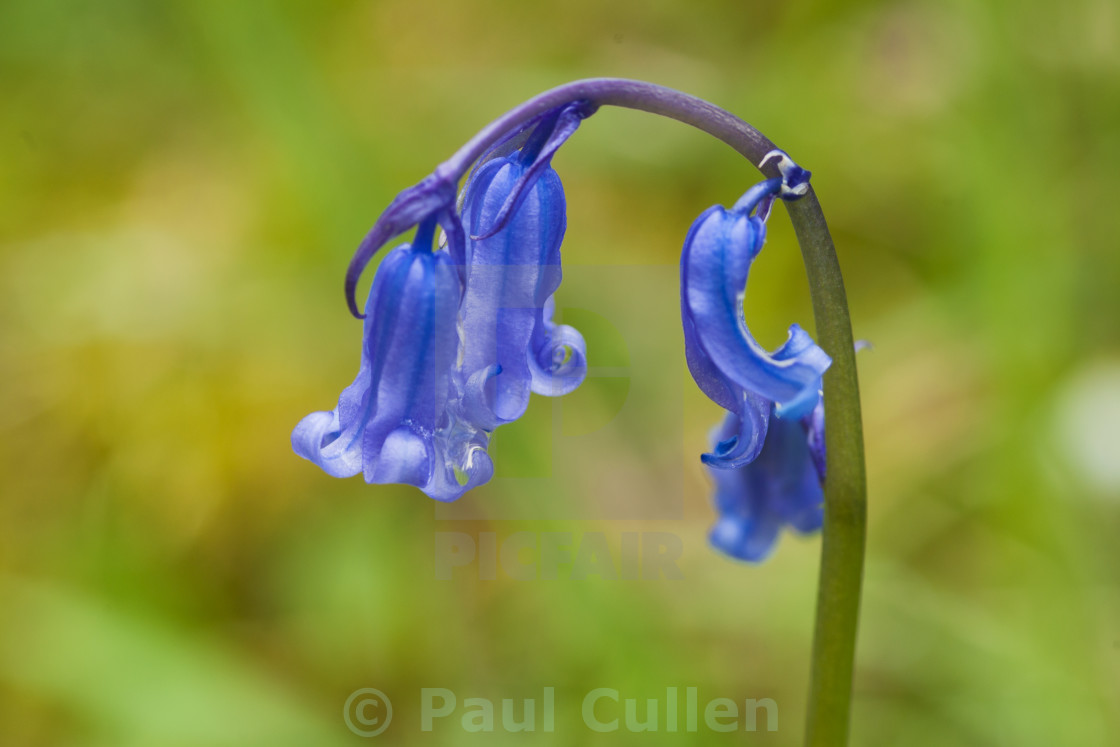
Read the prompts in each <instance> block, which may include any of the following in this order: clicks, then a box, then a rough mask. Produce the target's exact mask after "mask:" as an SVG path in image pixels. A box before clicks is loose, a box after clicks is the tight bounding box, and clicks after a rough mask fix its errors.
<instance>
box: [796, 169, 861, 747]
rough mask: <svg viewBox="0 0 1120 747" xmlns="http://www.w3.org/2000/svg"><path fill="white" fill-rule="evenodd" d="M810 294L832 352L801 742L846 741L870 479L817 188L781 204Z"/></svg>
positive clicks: (813, 745) (821, 746) (848, 333)
mask: <svg viewBox="0 0 1120 747" xmlns="http://www.w3.org/2000/svg"><path fill="white" fill-rule="evenodd" d="M786 208H787V209H788V210H789V215H790V219H791V220H792V221H793V230H794V232H795V233H796V234H797V241H798V243H800V244H801V255H802V257H803V258H804V261H805V271H806V273H807V274H808V276H809V288H810V290H811V293H812V298H813V316H814V317H815V318H816V326H817V340H818V343H819V344H820V346H821V347H822V348H824V350H825V352H827V353H828V354H829V355H830V356H832V366H831V367H830V368H829V370H828V372H827V373H826V374H825V377H824V410H825V422H826V425H825V446H826V449H827V458H828V468H827V473H826V477H825V486H824V491H825V503H824V530H823V532H822V537H821V572H820V586H819V587H818V591H817V622H816V630H815V632H814V635H813V659H812V670H811V676H810V684H809V711H808V719H807V723H806V733H805V744H806V745H807V746H808V747H843V745H846V744H847V743H848V731H849V721H850V713H851V699H852V675H853V670H854V667H855V652H856V634H857V629H858V625H859V600H860V587H861V585H862V581H863V557H864V544H865V537H866V533H867V528H866V527H867V477H866V474H865V471H864V458H863V426H862V423H861V418H860V403H859V381H858V378H857V376H856V356H855V346H854V342H853V340H852V325H851V321H850V319H849V316H848V300H847V297H846V295H845V294H844V279H843V278H842V277H841V275H840V263H839V262H838V261H837V259H836V249H835V248H834V247H833V245H832V237H831V236H830V235H829V233H828V226H827V225H826V224H825V220H824V213H822V212H821V206H820V203H819V202H818V201H817V196H816V194H815V193H814V192H813V191H812V190H811V189H810V190H809V194H807V195H805V197H803V198H801V199H800V200H798V201H797V202H790V203H786Z"/></svg>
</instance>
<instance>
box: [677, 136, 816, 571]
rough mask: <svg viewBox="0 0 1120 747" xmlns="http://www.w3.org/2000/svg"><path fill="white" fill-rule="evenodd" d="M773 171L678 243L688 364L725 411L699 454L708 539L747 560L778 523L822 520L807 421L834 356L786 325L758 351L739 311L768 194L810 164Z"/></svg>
mask: <svg viewBox="0 0 1120 747" xmlns="http://www.w3.org/2000/svg"><path fill="white" fill-rule="evenodd" d="M779 170H780V171H781V173H782V177H776V178H773V179H768V180H766V181H764V182H762V183H760V184H757V185H755V186H754V187H752V188H751V189H749V190H748V191H747V192H746V194H744V195H743V197H742V198H741V199H740V200H739V201H738V202H736V203H735V205H734V206H732V208H731V209H730V210H728V209H726V208H724V207H722V206H718V205H717V206H715V207H712V208H710V209H709V210H707V211H705V212H704V213H703V214H702V215H701V216H700V217H699V218H698V219H697V220H696V222H695V223H693V225H692V228H691V229H690V230H689V233H688V237H687V238H686V239H685V243H684V250H683V252H682V254H681V319H682V323H683V326H684V337H685V357H686V360H687V362H688V368H689V371H690V372H691V373H692V377H693V379H695V380H696V383H697V385H699V386H700V388H701V390H703V391H704V393H705V394H707V395H708V397H710V398H711V399H712V400H713V401H714V402H716V403H717V404H719V405H720V406H722V407H724V408H725V409H726V410H728V414H727V416H726V418H725V419H724V421H723V423H722V424H721V426H720V427H719V428H718V429H717V430H716V431H715V433H714V434H713V436H714V438H713V442H712V450H711V451H710V452H709V453H706V454H704V455H702V457H701V459H702V460H703V462H704V463H705V464H706V465H707V466H708V467H709V471H710V473H711V474H712V476H713V478H714V479H715V481H716V488H717V492H716V505H717V509H718V510H719V512H720V519H719V522H718V523H717V525H716V528H715V529H714V530H713V532H712V542H713V544H715V545H716V546H717V547H719V548H720V549H722V550H724V551H725V552H727V553H729V554H731V555H733V556H735V557H739V558H743V559H747V560H760V559H762V558H763V557H765V556H766V554H767V553H768V552H769V550H770V548H771V546H772V545H773V542H774V540H775V539H776V538H777V536H778V532H779V530H780V529H781V527H782V526H783V525H785V524H789V525H791V526H794V527H795V528H798V529H801V530H802V531H812V530H813V529H816V528H819V526H820V524H819V521H818V520H817V518H815V517H818V516H819V515H820V503H821V487H820V480H821V477H820V476H819V475H820V474H823V469H824V458H823V437H822V436H821V435H820V433H819V432H818V431H815V430H813V428H811V427H810V426H813V425H814V424H816V423H818V422H819V424H820V428H821V429H823V405H821V397H820V391H821V377H822V375H823V374H824V372H825V370H827V368H828V367H829V365H830V364H831V363H832V361H831V359H830V358H829V357H828V355H827V354H826V353H825V352H824V351H823V350H822V349H821V348H820V346H818V345H817V344H816V343H815V342H813V340H812V338H811V337H810V336H809V334H808V333H807V332H805V330H803V329H801V328H800V327H799V326H798V325H796V324H795V325H792V326H791V327H790V330H789V336H788V339H787V340H786V342H785V343H784V344H783V345H782V346H781V347H779V348H778V349H777V350H774V351H773V352H770V351H767V350H766V349H764V348H763V347H762V346H761V345H759V344H758V343H757V342H756V341H755V339H754V337H753V336H752V335H751V333H750V330H749V329H748V327H747V324H746V320H745V318H744V315H743V299H744V297H745V292H746V291H745V289H746V284H747V276H748V274H749V272H750V267H751V264H752V263H753V261H754V259H755V257H757V256H758V253H759V252H760V251H761V250H762V246H763V244H764V242H765V239H766V222H765V221H766V218H767V217H768V215H769V212H770V207H771V205H772V203H773V201H774V199H775V198H776V197H783V198H786V199H795V198H796V197H798V196H800V195H801V194H804V193H805V192H806V191H807V189H808V185H807V183H808V178H809V173H808V172H807V171H804V170H803V169H801V168H800V167H798V166H797V165H796V164H794V163H793V162H792V161H791V160H789V158H788V156H785V154H780V155H779ZM810 440H812V441H813V448H812V449H811V448H810V446H809V442H810ZM818 452H819V453H818ZM817 461H819V470H818V468H817V465H816V462H817ZM810 477H812V479H809V478H810Z"/></svg>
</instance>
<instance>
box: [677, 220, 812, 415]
mask: <svg viewBox="0 0 1120 747" xmlns="http://www.w3.org/2000/svg"><path fill="white" fill-rule="evenodd" d="M764 240H765V225H764V224H763V223H762V221H761V220H759V219H758V218H757V217H754V216H750V215H748V214H746V212H745V210H742V209H736V210H731V211H728V210H725V209H724V208H722V207H719V206H717V207H714V208H712V209H710V210H708V211H706V212H705V213H704V214H703V215H701V216H700V218H699V219H698V220H697V221H696V222H695V223H694V224H693V226H692V229H691V230H690V231H689V234H688V237H687V238H686V240H685V246H684V252H683V254H682V256H681V305H682V317H683V319H684V327H685V341H686V355H687V357H688V360H689V369H690V371H692V372H693V376H694V378H696V380H697V384H699V385H700V387H701V388H702V389H704V391H705V393H707V394H708V395H709V396H711V397H712V398H713V399H715V400H716V401H717V402H720V403H721V404H724V405H725V406H726V403H728V402H729V401H731V398H730V395H731V394H733V392H728V391H726V389H727V387H726V382H727V381H730V382H732V383H734V384H736V385H737V386H739V387H741V388H743V389H747V390H750V391H753V392H755V393H757V394H759V395H761V396H762V397H764V398H766V399H768V400H771V401H774V402H777V403H779V405H780V406H781V408H782V414H783V416H785V417H790V418H797V417H800V416H802V415H804V414H805V413H807V412H809V411H810V410H812V408H813V406H814V405H815V404H816V397H817V392H818V391H819V390H820V379H821V374H823V373H824V371H825V369H827V368H828V365H829V364H830V363H831V359H829V357H828V356H827V354H825V352H824V351H823V350H821V349H820V347H819V346H817V345H816V344H815V343H813V342H812V340H811V339H810V338H809V337H808V335H805V334H804V333H803V332H802V331H801V330H800V328H798V327H796V326H795V327H793V328H791V330H790V339H789V341H787V343H786V344H785V345H783V346H782V347H781V348H779V349H778V351H777V352H776V353H774V354H771V353H768V352H767V351H766V350H765V349H764V348H762V346H760V345H759V344H758V343H757V342H756V341H755V340H754V338H753V337H752V336H751V333H750V330H749V329H748V328H747V325H746V322H745V321H744V319H743V297H744V294H745V291H744V288H745V286H746V282H747V275H748V273H749V271H750V266H751V262H752V261H753V259H754V257H755V256H756V255H757V254H758V252H759V250H760V249H761V248H762V244H763V241H764ZM717 374H718V375H717ZM721 378H722V380H721ZM721 400H722V401H721Z"/></svg>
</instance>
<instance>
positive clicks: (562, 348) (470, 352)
mask: <svg viewBox="0 0 1120 747" xmlns="http://www.w3.org/2000/svg"><path fill="white" fill-rule="evenodd" d="M580 118H581V116H580V113H579V112H578V110H576V111H570V110H568V109H565V110H562V111H561V112H558V113H557V114H556V116H555V117H553V118H552V119H548V120H546V121H544V122H542V123H540V124H539V125H538V126H537V127H536V128H535V130H534V131H533V132H532V134H531V135H530V136H529V138H528V139H527V140H526V141H525V143H524V144H523V145H522V146H521V147H520V149H518V150H515V151H513V152H512V153H509V154H494V155H492V156H491V157H490V158H488V159H487V160H485V161H484V162H483V163H482V164H480V165H479V166H478V167H477V168H476V169H475V170H474V172H473V173H472V174H471V176H470V179H469V180H468V182H467V185H466V187H465V188H464V191H463V198H462V211H463V221H464V224H465V226H466V229H467V232H468V239H467V243H466V262H467V269H466V286H465V290H464V294H463V304H462V336H463V342H462V355H461V361H460V363H459V366H458V369H459V375H460V380H461V382H462V385H463V398H464V410H465V411H466V412H467V413H468V417H469V418H470V419H471V420H473V421H474V422H476V423H477V424H479V425H480V426H483V427H486V428H495V427H497V426H498V425H501V424H503V423H509V422H511V421H513V420H516V419H517V418H519V417H521V415H522V414H523V413H524V412H525V409H526V407H527V406H528V404H529V395H530V392H536V393H538V394H545V395H560V394H566V393H567V392H570V391H571V390H573V389H575V388H576V387H577V386H579V384H580V383H581V382H582V381H583V378H584V376H585V375H586V372H587V366H586V349H585V344H584V341H583V337H582V336H581V335H580V334H579V332H577V331H576V330H575V329H573V328H571V327H567V326H564V325H556V324H554V323H553V322H552V318H551V317H552V309H553V302H552V295H553V293H555V291H556V289H557V288H558V287H559V285H560V280H561V275H562V272H561V267H560V244H561V242H562V241H563V238H564V230H565V228H566V226H567V218H566V210H565V200H564V188H563V186H562V185H561V183H560V178H559V176H557V174H556V171H555V170H554V169H553V168H552V166H551V164H550V161H551V158H552V154H553V153H555V150H556V148H557V147H558V146H559V144H560V143H562V142H563V140H564V139H566V138H567V137H568V136H569V135H570V134H571V132H572V131H573V130H574V125H575V124H578V121H579V119H580Z"/></svg>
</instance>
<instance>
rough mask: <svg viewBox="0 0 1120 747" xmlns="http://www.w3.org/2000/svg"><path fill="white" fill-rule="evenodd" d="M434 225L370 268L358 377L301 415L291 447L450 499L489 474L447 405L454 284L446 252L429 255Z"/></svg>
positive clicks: (344, 471)
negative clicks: (329, 403)
mask: <svg viewBox="0 0 1120 747" xmlns="http://www.w3.org/2000/svg"><path fill="white" fill-rule="evenodd" d="M435 225H436V220H435V219H433V218H428V219H425V220H424V222H422V223H421V224H420V226H419V228H418V229H417V232H416V234H417V235H416V239H415V240H414V242H413V244H412V245H411V246H410V245H408V244H405V245H402V246H400V247H398V248H396V249H394V250H393V251H392V252H390V253H389V254H388V255H386V257H385V259H384V260H383V261H382V262H381V264H380V266H379V267H378V268H377V274H376V275H375V277H374V280H373V284H372V287H371V288H370V293H369V299H368V301H367V303H366V313H365V323H364V330H363V344H362V356H361V365H360V368H359V371H358V375H357V377H356V378H355V379H354V382H353V383H352V384H351V385H350V386H349V387H347V388H346V389H345V390H344V391H343V392H342V395H341V396H340V397H339V400H338V406H337V407H336V408H335V409H334V410H332V411H330V412H315V413H312V414H310V415H308V416H307V417H306V418H304V419H303V420H302V421H300V423H299V424H298V425H297V426H296V428H295V430H294V431H293V432H292V447H293V449H294V450H295V452H296V453H297V454H299V455H300V456H302V457H304V458H305V459H309V460H310V461H312V462H314V463H315V464H317V465H319V466H320V467H321V468H322V469H323V470H324V471H325V472H326V473H327V474H329V475H332V476H334V477H350V476H352V475H356V474H363V475H364V477H365V479H366V481H367V482H370V483H406V484H409V485H415V486H416V487H418V488H420V489H422V490H424V491H425V492H426V493H428V494H429V495H431V496H432V497H433V498H437V499H440V500H451V499H453V498H454V497H458V495H461V493H462V492H463V490H465V489H466V486H468V485H469V486H471V487H473V485H474V484H479V483H481V482H485V480H487V479H489V477H490V474H491V473H492V465H491V464H490V462H489V457H485V458H475V457H476V453H477V451H478V450H479V448H481V449H482V451H483V454H484V453H485V439H484V438H481V437H479V436H478V434H477V433H476V432H475V430H474V429H471V428H469V427H467V428H465V429H464V428H463V426H462V424H461V423H459V422H458V421H457V419H456V418H455V413H454V412H452V411H450V410H449V409H448V393H449V392H450V391H451V372H452V367H453V365H454V363H455V359H456V353H457V347H458V339H457V334H456V315H457V312H458V308H459V302H460V299H461V286H460V281H459V275H458V271H457V269H456V267H455V264H454V263H453V261H452V259H451V257H450V255H449V254H448V253H447V252H445V251H435V252H433V251H432V243H433V239H434V232H435ZM472 444H473V445H474V446H475V447H476V448H474V449H472V448H471V446H472ZM450 457H455V458H458V459H460V460H461V461H459V462H458V464H456V462H455V461H454V459H452V458H450ZM457 467H460V468H461V469H459V470H458V473H457ZM464 467H465V468H464Z"/></svg>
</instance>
